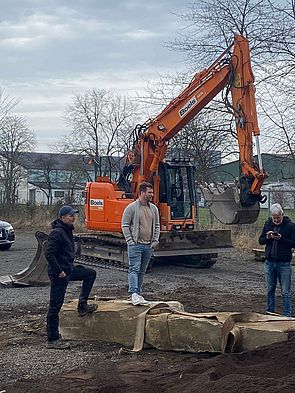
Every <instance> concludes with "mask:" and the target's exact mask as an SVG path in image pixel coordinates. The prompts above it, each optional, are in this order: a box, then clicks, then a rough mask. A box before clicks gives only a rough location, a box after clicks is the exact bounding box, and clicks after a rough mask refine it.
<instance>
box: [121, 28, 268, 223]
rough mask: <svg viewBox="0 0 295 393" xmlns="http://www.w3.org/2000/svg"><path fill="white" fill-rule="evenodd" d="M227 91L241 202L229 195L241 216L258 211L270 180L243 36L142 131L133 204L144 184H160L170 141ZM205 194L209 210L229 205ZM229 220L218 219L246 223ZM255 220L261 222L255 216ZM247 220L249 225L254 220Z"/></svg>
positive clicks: (135, 161)
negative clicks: (236, 147)
mask: <svg viewBox="0 0 295 393" xmlns="http://www.w3.org/2000/svg"><path fill="white" fill-rule="evenodd" d="M224 89H225V94H224V96H225V103H226V106H227V108H228V110H229V111H230V112H231V113H232V114H233V116H234V118H235V123H236V131H237V139H238V145H239V153H240V167H241V176H240V178H239V180H238V184H237V187H238V189H239V190H238V193H239V200H238V201H237V193H234V194H233V193H229V192H227V195H229V194H231V196H230V199H235V204H236V205H239V206H238V207H236V210H237V209H240V208H241V209H242V212H241V214H239V216H241V215H243V214H244V213H245V212H246V209H247V207H249V210H251V209H252V210H253V209H254V210H255V211H257V209H258V211H259V205H258V202H259V201H261V199H262V196H261V186H262V184H263V182H264V179H265V178H266V176H267V175H266V173H265V171H264V170H263V168H262V162H261V155H260V149H259V134H260V131H259V127H258V120H257V112H256V103H255V93H254V76H253V72H252V68H251V62H250V50H249V44H248V40H247V39H246V38H244V37H242V36H239V35H236V36H235V37H234V41H233V43H232V45H231V46H230V47H228V48H227V49H226V50H225V51H224V52H223V53H222V54H221V56H219V58H218V59H217V60H216V61H215V62H214V63H213V64H212V65H211V66H210V67H209V68H208V69H204V70H203V71H201V72H200V73H197V74H196V75H195V76H194V78H193V80H192V82H191V83H190V84H189V85H188V86H187V87H186V88H185V90H184V91H183V92H182V93H181V94H180V95H179V96H178V97H177V98H175V99H173V100H172V101H171V102H170V104H169V105H167V106H166V108H165V109H164V110H163V111H162V112H161V113H160V114H159V115H158V116H157V117H156V118H154V119H153V120H150V121H149V122H148V123H146V124H145V125H144V126H143V127H142V132H141V133H140V135H139V138H138V140H137V142H136V143H135V145H134V147H133V150H132V154H131V155H129V157H131V159H130V161H129V164H130V165H131V166H132V168H133V177H132V183H131V191H132V194H133V196H134V198H135V197H136V196H137V195H138V187H139V184H140V183H141V182H142V181H153V182H154V185H155V183H156V184H157V171H158V168H159V164H160V163H161V162H162V161H163V160H164V158H165V154H166V151H167V148H168V144H169V141H170V140H171V139H172V138H173V137H174V136H175V135H176V134H177V133H178V132H179V131H180V130H181V129H182V128H183V127H184V126H185V125H186V124H188V122H189V121H190V120H191V119H192V118H193V117H195V116H196V115H197V114H198V113H199V112H200V111H201V110H202V109H203V108H204V107H205V106H206V105H207V104H208V103H209V102H210V101H212V100H213V99H214V97H215V96H216V95H217V94H218V93H220V92H221V91H222V90H224ZM229 94H231V102H230V100H229V98H228V96H229ZM253 137H255V138H256V147H257V152H258V160H259V165H258V164H257V163H256V162H255V161H254V159H253ZM157 190H158V188H157V187H155V201H156V202H158V197H159V196H158V195H157V194H158V192H157ZM202 190H203V193H204V196H205V199H206V200H207V201H208V202H209V206H210V207H212V205H213V203H216V202H219V203H218V204H220V203H222V202H225V204H226V203H227V202H226V201H224V200H223V199H222V195H219V194H220V192H219V191H217V192H216V190H215V191H212V189H209V190H206V189H205V188H204V187H203V188H202ZM218 198H219V200H218ZM253 206H254V208H253ZM229 209H231V210H233V205H230V206H229ZM213 210H214V208H213ZM217 211H218V209H217ZM217 211H216V212H217ZM216 212H215V213H216ZM213 213H214V211H213ZM215 213H214V214H215ZM230 215H231V218H230V219H229V220H228V219H227V218H224V217H217V218H219V219H220V220H221V221H223V222H226V223H228V224H231V223H237V222H242V221H241V217H239V218H238V219H237V217H236V216H234V217H233V216H232V214H230ZM255 215H256V216H257V214H256V213H255V214H254V216H255ZM217 216H218V214H217ZM255 219H256V217H255ZM247 220H248V221H249V218H247ZM230 221H233V222H230ZM248 221H247V222H248Z"/></svg>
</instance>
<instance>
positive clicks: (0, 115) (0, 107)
mask: <svg viewBox="0 0 295 393" xmlns="http://www.w3.org/2000/svg"><path fill="white" fill-rule="evenodd" d="M20 101H21V98H20V97H19V98H14V97H10V96H9V95H7V94H5V90H4V89H2V88H0V121H2V120H3V119H4V118H5V117H6V116H8V115H9V113H10V112H11V110H12V109H13V108H14V107H15V106H16V105H17V104H18V103H19V102H20Z"/></svg>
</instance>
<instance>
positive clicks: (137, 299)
mask: <svg viewBox="0 0 295 393" xmlns="http://www.w3.org/2000/svg"><path fill="white" fill-rule="evenodd" d="M131 302H132V304H133V306H139V305H140V304H141V302H142V300H141V296H139V295H138V294H137V293H133V294H132V295H131Z"/></svg>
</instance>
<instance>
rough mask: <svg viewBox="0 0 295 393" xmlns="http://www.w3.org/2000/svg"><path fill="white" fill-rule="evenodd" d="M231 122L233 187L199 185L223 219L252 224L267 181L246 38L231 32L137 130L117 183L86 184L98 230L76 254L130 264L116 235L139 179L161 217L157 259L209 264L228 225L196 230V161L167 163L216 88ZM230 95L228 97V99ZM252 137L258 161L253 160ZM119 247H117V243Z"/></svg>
mask: <svg viewBox="0 0 295 393" xmlns="http://www.w3.org/2000/svg"><path fill="white" fill-rule="evenodd" d="M223 90H224V91H225V94H224V96H225V104H226V107H227V108H228V109H229V111H230V112H231V113H232V114H233V116H234V118H235V123H236V130H237V139H238V145H239V152H240V168H241V176H240V178H239V179H237V182H236V183H235V184H234V185H231V186H223V187H221V186H220V185H219V186H218V187H205V186H204V185H203V186H201V188H202V192H203V195H204V198H205V200H206V201H207V204H208V206H209V208H210V209H211V211H212V212H213V214H214V215H215V216H216V217H217V218H218V219H219V220H220V221H221V222H223V223H225V224H245V223H252V222H254V221H256V219H257V216H258V214H259V203H260V202H263V200H264V198H263V197H262V195H261V186H262V184H263V182H264V179H265V178H266V176H267V175H266V173H265V171H264V170H263V167H262V162H261V154H260V148H259V134H260V131H259V127H258V120H257V113H256V103H255V93H254V77H253V73H252V69H251V63H250V50H249V43H248V40H247V39H246V38H244V37H242V36H239V35H236V36H235V37H234V40H233V43H232V45H231V46H230V47H229V48H227V49H226V50H225V51H224V52H223V53H222V54H221V55H220V56H219V58H218V59H217V60H216V61H215V62H214V63H213V64H212V65H211V66H210V67H209V68H208V69H204V70H203V71H201V72H200V73H197V74H196V75H195V76H194V78H193V80H192V82H191V83H190V84H189V85H188V86H187V87H186V88H185V89H184V91H183V92H182V93H181V94H180V95H179V96H178V97H177V98H175V99H173V100H172V101H171V102H170V104H168V105H167V106H166V108H165V109H164V110H163V111H162V112H161V113H160V114H159V115H158V116H157V117H155V118H154V119H153V120H149V121H148V122H147V123H145V124H143V125H142V126H140V127H138V128H137V129H136V140H135V143H134V145H133V147H132V149H131V151H129V152H128V154H127V155H126V165H125V167H124V169H123V171H122V174H121V176H120V178H119V181H118V182H113V181H111V180H110V178H109V177H102V176H101V177H98V179H97V180H96V181H95V182H89V183H87V185H86V201H85V212H86V220H85V223H86V227H87V228H88V229H89V230H91V231H95V232H93V233H90V234H83V235H81V237H80V245H81V246H82V249H83V250H82V251H81V252H80V254H81V256H84V257H85V255H86V256H87V255H88V256H89V257H92V258H95V257H96V258H100V259H104V260H109V261H117V262H118V263H123V264H126V263H127V256H126V249H125V248H124V247H123V244H124V240H123V239H121V242H120V241H119V239H120V236H121V235H120V233H121V218H122V214H123V211H124V209H125V207H126V206H127V205H128V204H129V203H131V202H132V201H134V200H135V199H136V198H137V197H138V193H139V185H140V183H141V182H143V181H148V182H151V183H152V184H153V186H154V203H155V204H156V205H157V206H158V208H159V211H160V218H161V237H160V244H159V246H158V248H157V249H156V250H155V257H156V258H161V259H163V258H164V259H165V258H166V259H167V258H168V259H169V260H170V261H171V258H172V257H173V258H176V259H178V260H179V259H181V261H182V262H183V261H188V260H189V261H194V264H195V265H196V266H206V267H208V266H209V265H210V264H211V262H210V259H212V258H211V257H212V254H214V256H216V253H217V252H219V251H220V250H225V249H226V248H228V247H230V246H231V242H230V236H229V235H228V232H230V231H228V230H220V231H216V230H215V231H214V230H211V231H210V230H209V231H198V230H196V229H195V228H196V209H197V203H196V195H195V184H194V177H193V172H194V166H193V164H192V163H190V162H188V160H172V161H169V160H165V156H166V152H167V148H168V146H169V141H170V140H171V139H172V138H173V137H174V136H175V135H176V134H177V133H178V132H179V131H180V130H181V129H182V128H183V127H184V126H185V125H186V124H188V122H189V121H190V120H191V119H192V118H193V117H194V116H196V115H197V114H198V113H199V112H200V111H201V110H202V109H203V108H204V107H205V106H206V105H207V104H208V103H209V102H210V101H211V100H212V99H213V98H214V97H215V96H216V95H217V94H218V93H220V92H221V91H223ZM229 93H231V102H230V99H229ZM253 137H255V138H256V148H257V154H258V164H257V163H256V162H255V161H254V159H253ZM115 246H117V247H115Z"/></svg>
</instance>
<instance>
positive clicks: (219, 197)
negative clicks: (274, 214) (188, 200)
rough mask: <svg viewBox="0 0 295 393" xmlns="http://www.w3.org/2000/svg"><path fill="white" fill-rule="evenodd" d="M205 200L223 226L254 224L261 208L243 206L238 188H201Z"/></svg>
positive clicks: (257, 206)
mask: <svg viewBox="0 0 295 393" xmlns="http://www.w3.org/2000/svg"><path fill="white" fill-rule="evenodd" d="M201 190H202V193H203V195H204V199H205V201H206V202H207V204H208V207H209V209H210V211H211V212H212V213H213V214H214V216H215V217H216V218H217V219H218V220H219V221H220V222H222V223H223V224H229V225H233V224H252V223H253V222H255V221H256V220H257V217H258V215H259V211H260V206H259V203H258V202H256V203H255V204H254V205H252V206H242V205H241V202H240V196H239V192H238V189H237V187H236V186H228V187H227V188H225V187H223V186H218V187H211V186H210V187H209V186H208V187H204V186H201Z"/></svg>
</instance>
